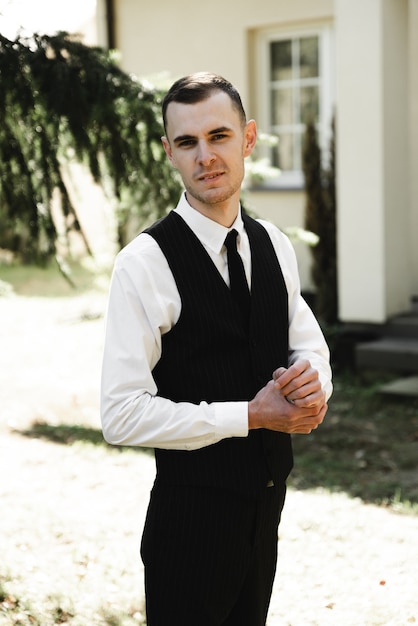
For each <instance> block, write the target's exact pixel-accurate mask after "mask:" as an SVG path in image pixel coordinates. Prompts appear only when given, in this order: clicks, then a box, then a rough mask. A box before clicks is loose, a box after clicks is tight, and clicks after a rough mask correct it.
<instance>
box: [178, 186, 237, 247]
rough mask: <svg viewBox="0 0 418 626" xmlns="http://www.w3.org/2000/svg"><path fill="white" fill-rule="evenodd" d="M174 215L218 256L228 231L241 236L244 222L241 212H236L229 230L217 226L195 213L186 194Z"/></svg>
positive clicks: (207, 218) (220, 225) (200, 214)
mask: <svg viewBox="0 0 418 626" xmlns="http://www.w3.org/2000/svg"><path fill="white" fill-rule="evenodd" d="M174 210H175V212H176V213H178V214H179V215H180V217H181V218H183V220H184V221H185V222H186V224H187V225H188V226H189V228H191V229H192V231H193V232H194V234H195V235H196V237H198V239H199V240H200V241H201V242H202V244H203V245H204V246H205V247H206V248H210V249H211V250H213V251H214V252H215V253H216V254H220V253H221V250H222V246H223V244H224V241H225V237H226V235H227V234H228V232H229V231H230V230H232V229H233V228H235V229H236V230H237V231H238V234H239V235H240V236H241V235H242V233H243V231H244V222H243V221H242V216H241V210H239V211H238V215H237V217H236V220H235V221H234V223H233V224H232V226H231V227H230V228H226V227H225V226H222V224H218V222H215V221H214V220H211V219H210V218H209V217H206V216H205V215H202V213H199V211H196V209H194V208H193V207H191V206H190V204H189V203H188V202H187V199H186V194H185V193H183V194H182V196H181V198H180V201H179V203H178V205H177V207H176V208H175V209H174Z"/></svg>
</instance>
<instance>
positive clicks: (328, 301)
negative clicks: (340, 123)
mask: <svg viewBox="0 0 418 626" xmlns="http://www.w3.org/2000/svg"><path fill="white" fill-rule="evenodd" d="M303 173H304V177H305V190H306V207H305V228H306V229H307V230H308V231H311V232H313V233H315V234H316V235H318V237H319V241H318V244H317V245H316V246H315V247H313V248H311V253H312V257H313V266H312V278H313V281H314V284H315V287H316V313H317V315H318V317H319V319H320V320H321V321H322V322H323V323H325V324H328V325H332V324H335V323H336V322H337V320H338V295H337V248H336V237H337V232H336V230H337V229H336V191H335V122H334V121H333V123H332V138H331V145H330V160H329V166H328V169H326V170H323V168H322V164H321V150H320V148H319V145H318V139H317V133H316V129H315V126H314V124H313V123H308V124H307V126H306V133H305V142H304V150H303Z"/></svg>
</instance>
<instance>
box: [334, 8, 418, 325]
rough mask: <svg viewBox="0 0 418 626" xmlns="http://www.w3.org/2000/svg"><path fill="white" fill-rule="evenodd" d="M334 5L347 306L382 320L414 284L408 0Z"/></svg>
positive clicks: (349, 313)
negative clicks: (407, 44)
mask: <svg viewBox="0 0 418 626" xmlns="http://www.w3.org/2000/svg"><path fill="white" fill-rule="evenodd" d="M335 7H336V41H337V102H338V114H337V162H338V180H337V189H338V206H339V212H338V249H339V259H338V261H339V294H340V315H341V318H342V319H343V320H347V321H348V320H349V321H371V322H383V321H385V320H386V319H387V318H388V317H389V316H391V315H393V314H395V313H397V312H401V311H404V310H406V309H407V308H408V307H409V306H410V296H411V289H412V287H411V274H412V269H411V256H410V246H409V245H408V244H409V241H408V235H407V233H408V229H409V227H410V198H409V159H410V157H409V149H408V126H407V124H408V122H407V93H408V90H407V72H406V68H407V54H406V53H407V48H406V42H407V16H408V14H407V8H408V7H407V0H368V2H364V0H352V1H351V2H350V3H347V2H346V1H345V0H336V2H335ZM353 42H355V43H356V45H355V46H353V45H352V44H353ZM353 94H355V96H356V97H354V98H353Z"/></svg>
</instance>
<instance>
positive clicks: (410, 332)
mask: <svg viewBox="0 0 418 626" xmlns="http://www.w3.org/2000/svg"><path fill="white" fill-rule="evenodd" d="M374 333H375V334H376V336H375V337H374V338H373V339H371V340H368V341H361V342H359V343H358V344H357V345H356V348H355V357H356V366H357V368H359V369H379V370H382V369H383V370H389V371H394V372H399V373H402V374H410V373H415V374H418V312H417V311H414V310H413V311H411V312H409V313H405V314H403V315H398V316H396V317H394V318H393V319H391V320H390V321H388V322H387V323H386V324H382V325H381V326H379V327H378V328H376V327H375V328H374ZM371 334H372V331H371V329H370V327H369V336H370V335H371Z"/></svg>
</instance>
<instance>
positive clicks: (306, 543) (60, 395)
mask: <svg viewBox="0 0 418 626" xmlns="http://www.w3.org/2000/svg"><path fill="white" fill-rule="evenodd" d="M13 276H16V274H14V273H13V270H12V269H9V270H8V271H7V277H6V273H5V272H3V271H2V268H0V279H3V280H6V279H7V281H8V282H12V283H13V284H14V286H15V295H8V296H7V295H5V296H3V297H0V345H1V350H0V372H1V387H0V406H1V407H2V409H1V413H0V472H1V476H2V481H1V483H0V498H1V515H0V554H1V559H0V625H1V626H9V625H10V626H11V625H13V624H15V625H17V624H19V625H22V626H29V625H33V624H35V625H38V626H50V625H55V624H68V625H69V626H96V625H97V626H99V625H107V626H131V625H134V624H135V625H140V624H144V623H145V622H144V606H143V592H142V584H143V581H142V566H141V562H140V559H139V541H140V534H141V530H142V525H143V521H144V516H145V512H146V506H147V501H148V493H149V489H150V488H151V485H152V480H153V473H154V462H153V457H152V455H151V454H150V452H149V451H137V450H132V449H125V450H119V449H117V448H113V447H110V446H107V445H106V444H105V443H104V442H103V439H102V437H101V432H100V422H99V416H98V388H99V376H100V358H101V347H102V338H103V315H104V311H105V306H106V290H105V286H106V280H105V279H104V278H105V277H102V276H101V277H97V276H96V277H94V280H93V279H91V280H90V279H89V277H88V275H86V274H85V273H84V272H83V271H80V275H79V278H78V279H77V284H78V289H76V290H75V291H74V290H72V289H71V288H70V287H69V286H68V285H66V286H65V287H64V285H63V283H62V282H61V281H62V280H63V279H62V277H61V276H60V275H59V274H58V273H57V271H56V270H55V269H50V270H46V274H45V273H43V274H42V275H41V277H40V275H39V273H38V271H33V270H31V272H30V280H29V279H28V277H27V276H26V278H25V277H22V276H21V275H20V274H19V279H18V280H17V276H16V280H15V281H13ZM45 278H47V280H45ZM90 278H91V277H90ZM98 278H100V280H98ZM57 285H58V286H57ZM57 289H58V290H59V291H58V293H57ZM384 378H385V377H383V376H381V375H379V376H378V375H376V374H375V373H370V372H369V373H366V374H362V375H359V374H353V373H347V372H345V373H339V374H338V375H337V376H336V379H335V393H334V395H333V398H332V400H331V403H330V409H329V412H328V416H327V418H326V421H325V423H324V424H323V425H322V426H321V428H320V429H318V431H316V432H315V433H313V434H312V435H310V436H299V437H295V438H294V449H295V469H294V471H293V473H292V477H291V480H290V489H289V494H288V500H287V503H286V506H285V511H284V515H283V520H282V523H281V526H280V533H279V535H280V536H279V539H280V540H279V567H278V573H277V577H276V582H275V586H274V591H273V597H272V603H271V610H270V615H269V622H268V625H269V626H328V625H330V626H331V625H332V626H335V624H338V625H339V626H379V625H382V626H383V625H385V626H389V625H393V626H401V625H407V624H411V623H416V622H417V621H418V610H417V602H416V583H417V578H416V563H417V562H418V546H417V536H418V535H417V533H418V472H417V439H418V400H412V399H407V398H405V399H402V398H393V397H386V396H383V395H381V394H380V393H379V391H378V389H379V385H380V383H381V382H382V380H383V379H384ZM196 626H198V625H196Z"/></svg>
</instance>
